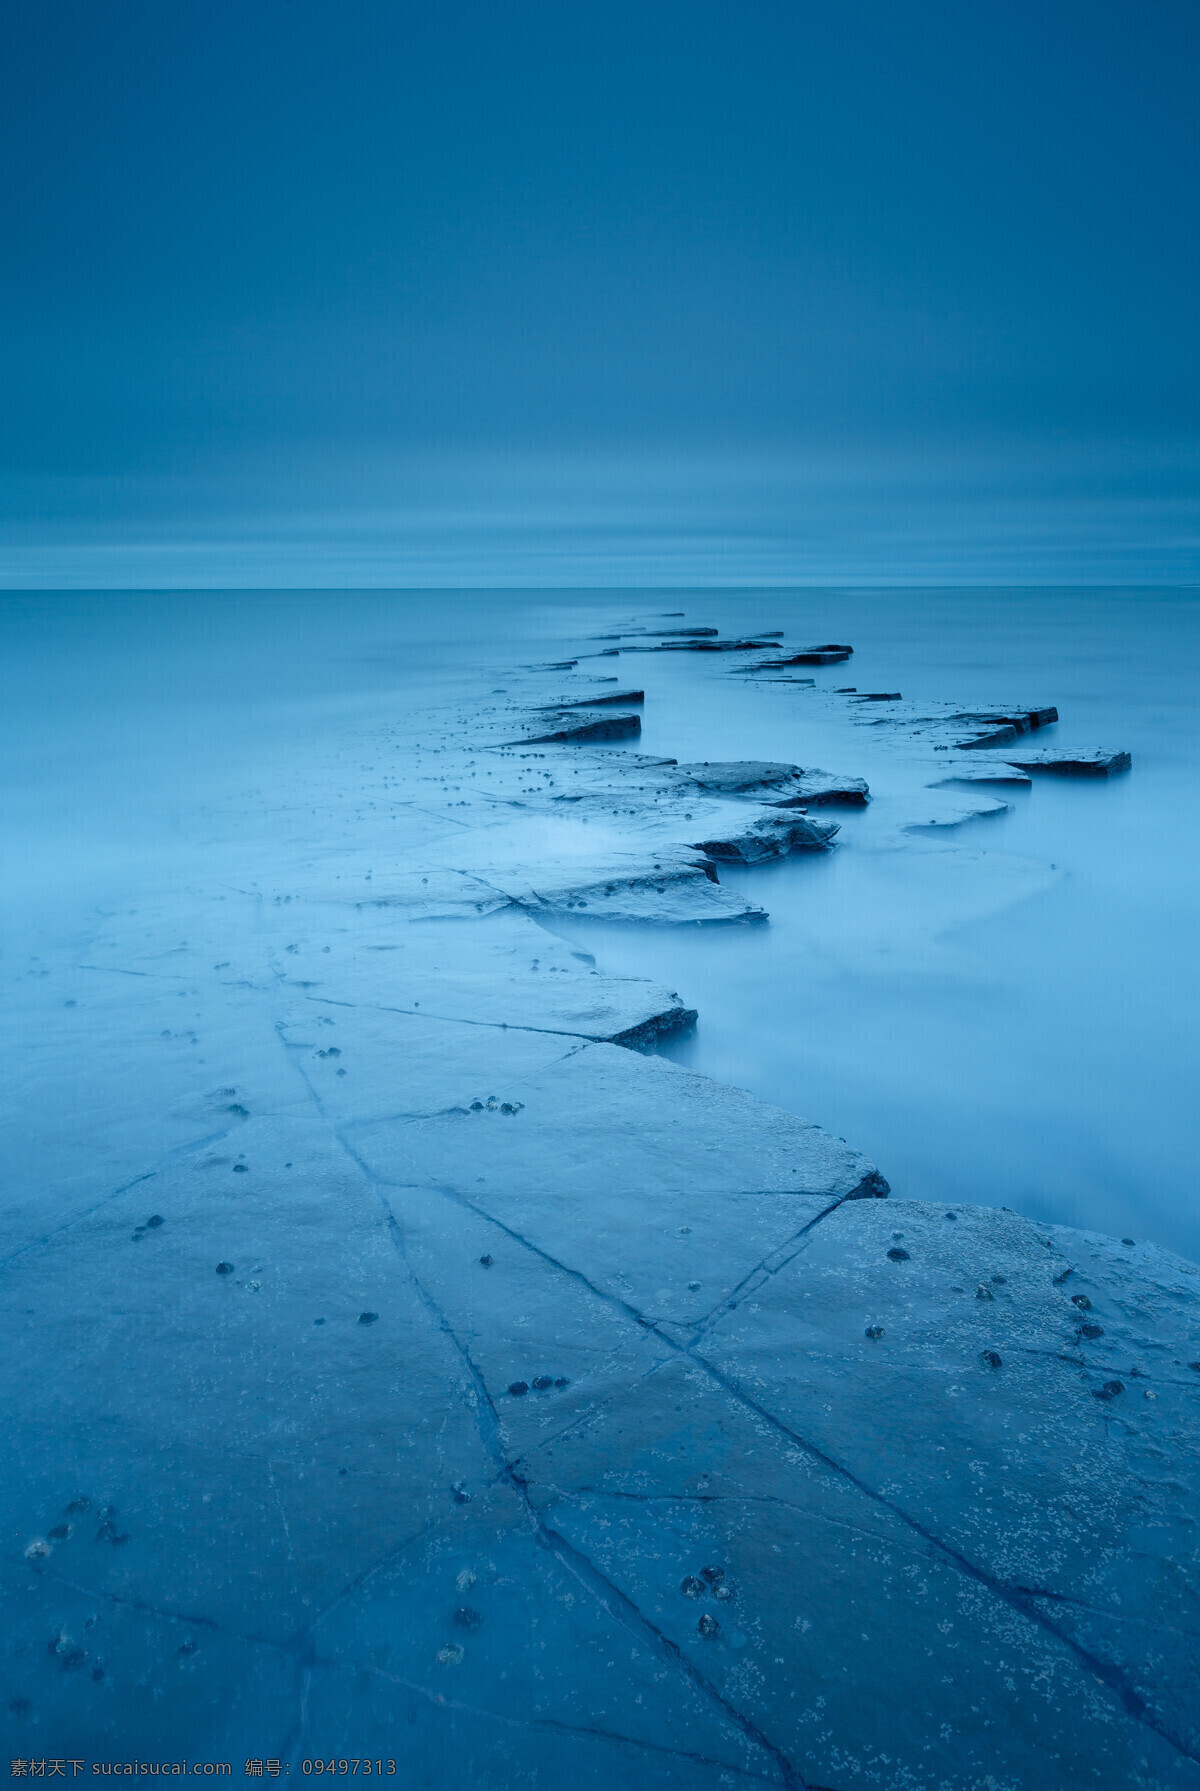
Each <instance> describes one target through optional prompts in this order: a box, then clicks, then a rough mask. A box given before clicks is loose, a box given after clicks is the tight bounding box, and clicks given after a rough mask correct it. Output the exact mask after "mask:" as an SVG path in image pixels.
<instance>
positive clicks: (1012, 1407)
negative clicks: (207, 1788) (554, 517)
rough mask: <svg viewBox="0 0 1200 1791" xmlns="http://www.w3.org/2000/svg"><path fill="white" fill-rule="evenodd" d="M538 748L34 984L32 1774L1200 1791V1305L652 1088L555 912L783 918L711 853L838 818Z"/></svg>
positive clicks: (235, 875)
mask: <svg viewBox="0 0 1200 1791" xmlns="http://www.w3.org/2000/svg"><path fill="white" fill-rule="evenodd" d="M680 632H681V633H682V631H680ZM696 638H699V639H707V638H709V637H707V636H703V635H699V636H697V637H696ZM821 651H822V652H829V653H833V652H841V651H842V649H840V648H839V649H834V648H825V649H821ZM846 651H848V649H847V650H846ZM554 669H556V670H557V669H561V667H560V662H555V667H554ZM626 700H627V698H626ZM518 709H519V705H518V704H513V703H511V702H510V703H507V704H498V705H493V706H492V707H491V708H490V709H489V707H488V706H487V704H485V703H483V702H482V701H480V702H477V703H474V702H473V703H471V704H459V705H456V706H455V707H454V708H453V709H449V708H447V709H443V710H433V709H431V710H430V711H428V712H426V713H425V714H423V715H421V716H419V717H413V718H411V719H410V720H409V721H408V722H407V723H405V724H404V725H403V726H401V724H400V723H397V725H396V727H395V728H394V729H392V730H390V731H389V732H388V735H387V738H386V741H383V740H376V741H374V742H372V751H373V752H379V753H380V754H382V753H383V752H384V751H386V753H387V754H388V755H389V756H388V758H387V764H388V768H389V777H390V779H391V782H392V784H393V786H394V788H395V790H396V792H397V794H396V797H395V801H394V804H393V806H392V808H391V810H390V811H389V817H388V821H387V824H386V826H384V825H382V824H381V825H379V826H376V827H375V829H374V832H373V834H372V836H371V838H370V840H369V842H367V843H364V840H363V837H362V831H361V826H360V825H359V824H357V823H353V824H352V823H350V822H344V821H341V820H339V819H338V814H339V810H338V803H337V801H336V800H335V798H336V797H338V796H340V794H341V792H340V791H338V790H337V789H335V788H334V787H333V785H331V786H330V790H329V791H328V792H326V793H325V797H324V798H323V800H325V801H326V807H324V808H322V807H320V805H317V804H315V802H314V800H313V795H312V792H311V791H309V790H304V789H297V790H295V791H294V792H293V793H292V796H291V797H290V798H289V799H288V801H286V802H285V801H284V800H283V799H282V798H281V799H280V803H279V813H278V815H277V816H275V818H269V817H268V816H267V814H266V812H265V811H264V813H263V815H262V816H261V818H260V819H259V820H258V821H257V822H256V827H257V829H258V832H257V834H256V835H255V837H254V843H253V844H252V845H247V844H246V843H245V841H244V840H243V841H242V842H241V843H238V842H237V841H234V842H233V843H232V844H230V843H229V842H228V841H227V842H226V843H225V845H224V846H222V847H221V848H220V849H219V850H218V849H217V848H216V847H214V860H213V868H212V872H211V875H209V876H207V877H198V878H197V879H196V880H195V881H194V884H193V885H192V886H191V887H189V888H188V889H187V890H175V891H172V892H168V893H166V894H163V895H161V896H160V897H159V898H157V899H144V900H139V901H137V902H131V903H130V904H128V905H127V906H125V907H123V908H121V909H119V910H115V911H111V912H108V913H105V914H103V915H99V916H93V917H92V918H91V919H90V920H89V922H88V924H87V926H86V927H82V928H81V929H80V930H79V931H78V932H77V933H76V934H75V935H74V936H72V937H71V938H70V939H69V940H65V941H63V942H61V943H60V944H59V945H58V946H57V947H56V948H55V949H54V950H50V949H49V948H47V949H46V950H45V951H44V952H43V953H42V954H41V956H40V957H39V960H38V963H37V966H36V968H30V967H24V968H21V969H20V970H19V971H15V972H14V974H13V975H12V976H11V977H10V979H9V986H8V988H7V990H6V998H7V1003H8V1010H9V1015H10V1021H11V1023H12V1025H11V1032H12V1037H13V1039H14V1041H17V1042H14V1044H13V1045H12V1047H11V1048H10V1049H9V1051H8V1055H7V1058H6V1065H5V1077H6V1082H5V1086H6V1092H7V1096H8V1103H9V1108H10V1118H11V1121H12V1124H11V1132H12V1136H13V1137H14V1139H15V1143H14V1144H13V1145H12V1147H11V1149H10V1157H9V1163H8V1173H7V1177H6V1185H7V1188H8V1198H7V1200H6V1203H5V1206H4V1211H3V1227H2V1232H0V1251H2V1254H3V1262H4V1271H5V1272H4V1277H3V1290H4V1302H5V1313H4V1335H5V1339H6V1346H7V1348H6V1354H7V1359H8V1362H9V1365H10V1373H9V1375H8V1377H7V1379H6V1386H7V1393H6V1401H5V1404H6V1414H5V1439H6V1445H7V1460H8V1463H9V1470H10V1471H9V1472H8V1473H7V1474H6V1475H5V1477H4V1489H3V1493H2V1495H0V1497H2V1501H3V1533H4V1538H5V1545H4V1566H3V1580H4V1600H5V1623H4V1631H3V1639H2V1642H0V1661H2V1665H0V1675H2V1680H0V1693H2V1702H0V1720H2V1721H3V1723H4V1728H5V1734H6V1737H7V1739H8V1741H9V1748H10V1757H12V1758H44V1757H47V1756H50V1755H54V1756H59V1757H64V1758H70V1757H81V1756H86V1757H89V1758H112V1759H116V1758H132V1757H134V1756H137V1757H140V1758H141V1759H154V1758H158V1757H168V1756H169V1757H181V1758H182V1757H186V1758H187V1759H189V1760H205V1759H207V1760H230V1761H232V1762H233V1775H234V1776H235V1777H241V1776H242V1773H243V1761H244V1760H246V1759H251V1758H254V1757H257V1758H259V1759H266V1758H271V1759H275V1760H278V1761H279V1762H280V1763H281V1772H283V1771H286V1772H287V1775H288V1776H290V1777H292V1778H293V1779H294V1778H296V1777H298V1776H302V1774H303V1772H304V1762H305V1761H306V1760H309V1761H311V1760H312V1759H314V1758H319V1759H322V1760H330V1759H333V1760H334V1761H335V1762H336V1761H337V1760H339V1759H368V1758H369V1759H372V1760H374V1759H376V1758H381V1759H384V1760H387V1759H394V1760H395V1761H396V1774H395V1778H396V1782H397V1783H400V1784H403V1785H404V1786H405V1787H410V1786H411V1787H418V1786H420V1787H426V1786H428V1787H438V1788H439V1791H467V1787H482V1788H485V1791H514V1788H516V1787H531V1788H533V1787H537V1788H551V1787H554V1788H556V1787H559V1786H565V1785H571V1786H572V1787H577V1788H579V1791H583V1788H586V1787H596V1788H597V1791H601V1788H603V1791H608V1788H609V1787H611V1786H613V1785H618V1786H621V1787H623V1788H624V1787H628V1788H633V1791H643V1788H644V1791H658V1788H660V1787H662V1788H666V1787H678V1788H680V1791H710V1788H711V1791H717V1788H718V1787H743V1786H745V1787H749V1786H752V1785H763V1786H778V1787H786V1788H789V1791H791V1788H794V1791H857V1788H859V1787H883V1788H886V1791H978V1788H983V1787H987V1788H989V1791H1026V1788H1028V1791H1043V1788H1045V1791H1126V1788H1128V1787H1137V1788H1139V1791H1196V1788H1197V1787H1200V1702H1198V1700H1197V1698H1196V1691H1195V1688H1196V1683H1197V1670H1198V1667H1200V1659H1198V1655H1200V1600H1198V1596H1197V1593H1198V1581H1200V1500H1198V1497H1197V1493H1198V1480H1200V1272H1198V1271H1197V1270H1196V1268H1195V1267H1194V1266H1193V1265H1191V1264H1188V1263H1186V1262H1183V1261H1181V1260H1180V1259H1178V1258H1176V1257H1173V1256H1171V1255H1170V1254H1169V1253H1167V1252H1165V1251H1162V1250H1160V1249H1158V1248H1156V1247H1155V1246H1154V1245H1152V1244H1147V1243H1144V1242H1140V1241H1135V1240H1132V1239H1125V1240H1119V1241H1118V1240H1113V1239H1107V1238H1103V1237H1100V1236H1096V1235H1092V1234H1090V1233H1086V1232H1081V1231H1071V1230H1066V1229H1063V1228H1059V1227H1054V1226H1047V1225H1040V1224H1036V1223H1034V1222H1032V1221H1030V1220H1027V1219H1024V1218H1021V1217H1020V1216H1018V1215H1017V1214H1016V1213H1013V1212H1009V1211H1007V1210H1003V1209H1001V1210H996V1209H989V1208H984V1207H976V1206H971V1205H961V1206H955V1207H953V1208H943V1207H935V1206H932V1205H929V1204H927V1203H923V1202H920V1201H911V1200H903V1201H901V1200H897V1199H895V1198H886V1196H887V1195H888V1188H887V1183H886V1180H885V1179H884V1174H885V1173H886V1165H883V1166H882V1169H883V1173H881V1169H880V1168H878V1167H877V1166H876V1165H875V1164H874V1163H872V1162H870V1161H869V1160H868V1159H867V1158H865V1157H864V1156H862V1155H861V1154H860V1153H859V1152H858V1151H856V1150H855V1149H854V1148H853V1147H852V1146H851V1145H849V1144H847V1143H845V1142H844V1141H843V1140H841V1139H839V1138H836V1137H833V1136H831V1135H830V1134H829V1133H828V1132H826V1131H823V1130H822V1129H821V1128H820V1127H819V1126H818V1125H816V1124H813V1123H810V1122H809V1121H807V1120H804V1119H801V1118H798V1117H797V1116H795V1115H794V1114H791V1113H789V1112H785V1111H783V1110H781V1109H779V1108H774V1107H770V1106H767V1105H766V1104H764V1103H763V1102H761V1101H759V1100H757V1099H755V1098H754V1096H752V1095H751V1094H749V1093H746V1092H744V1091H742V1090H739V1089H737V1088H732V1087H728V1086H725V1085H723V1084H720V1083H716V1082H713V1081H710V1080H708V1079H707V1078H704V1077H701V1076H697V1075H694V1074H691V1073H690V1072H688V1071H686V1070H684V1069H682V1068H680V1067H678V1066H677V1065H675V1064H673V1063H671V1062H668V1061H666V1060H665V1059H663V1058H660V1057H656V1056H654V1055H648V1054H647V1052H646V1047H647V1046H649V1045H652V1044H653V1043H654V1042H655V1041H656V1040H657V1039H658V1038H660V1037H662V1036H665V1035H668V1034H669V1033H671V1032H672V1031H677V1030H679V1029H681V1028H685V1027H687V1026H688V1025H690V1024H692V1023H693V1022H694V1020H695V1017H696V1016H695V1011H694V1009H692V1008H691V1007H689V1005H688V1001H687V991H686V990H683V991H678V992H677V991H674V990H670V989H666V988H662V987H659V986H657V985H656V984H654V983H652V982H643V981H636V980H634V979H626V978H616V977H610V976H607V975H605V974H604V973H603V971H602V969H600V968H598V967H597V965H596V964H595V963H594V962H593V961H592V958H591V956H590V955H589V954H588V953H586V952H582V951H580V950H578V949H576V948H574V947H572V946H571V945H570V943H569V942H567V941H565V940H564V939H562V938H561V937H559V936H558V935H557V934H556V932H555V931H554V927H555V924H556V918H557V917H562V916H564V915H565V914H566V913H568V912H571V911H577V910H578V909H580V908H582V907H583V906H584V905H585V904H586V905H587V910H588V914H589V917H590V918H595V917H596V916H597V915H600V916H601V917H608V918H610V919H612V920H614V921H615V922H617V923H620V922H622V921H630V920H639V921H650V922H652V923H654V924H657V925H672V926H673V925H689V924H696V923H699V924H711V923H712V922H713V921H721V922H722V923H724V924H729V923H734V924H745V923H747V922H755V921H756V922H757V923H758V924H762V922H763V921H764V920H765V918H766V917H765V915H764V914H763V911H762V910H761V909H760V908H757V907H755V905H754V904H752V903H748V902H746V901H745V900H744V899H743V898H742V897H741V896H740V895H739V894H735V893H733V892H731V891H728V890H726V889H725V888H724V887H723V886H722V885H721V883H720V882H719V880H718V879H719V868H718V867H717V866H716V865H714V863H713V861H712V858H711V857H710V856H709V855H708V854H707V853H706V851H705V850H704V849H703V848H702V847H700V848H698V847H696V846H695V844H694V843H693V844H689V843H688V842H689V841H692V842H694V841H696V840H705V839H707V840H709V841H710V842H711V841H712V840H715V839H727V838H733V837H746V836H747V835H748V833H749V832H750V831H751V830H754V829H757V830H758V836H759V837H764V838H765V837H768V835H769V832H770V829H769V828H767V827H766V823H767V822H768V821H770V822H771V824H772V825H773V826H774V827H775V828H776V829H778V828H779V826H780V824H782V825H783V827H784V828H787V827H793V828H795V827H797V826H798V825H799V824H801V823H802V821H803V817H802V816H800V815H798V814H797V813H796V808H795V807H792V808H791V809H790V810H784V811H782V812H781V810H780V808H779V807H778V806H773V805H777V804H779V803H780V802H781V801H786V802H791V803H794V804H795V805H796V806H799V805H800V804H801V802H802V800H803V791H804V789H805V787H806V786H805V780H806V779H807V780H809V782H808V785H807V788H809V789H811V790H812V792H813V795H812V800H815V801H820V800H822V799H824V798H825V797H827V796H828V795H829V793H830V792H838V791H842V792H844V793H845V794H846V796H847V799H848V800H851V801H865V800H866V796H867V791H866V788H865V785H863V784H862V783H861V780H854V779H853V778H849V779H848V778H844V777H842V776H841V775H840V774H833V773H821V772H814V771H811V770H809V771H800V770H799V768H796V767H791V766H765V767H757V768H754V767H750V768H749V769H748V768H747V767H746V766H738V765H735V766H728V767H722V766H710V767H697V766H695V765H684V766H677V765H675V763H674V761H671V760H666V759H661V758H659V759H655V758H651V757H649V756H647V755H639V754H637V753H635V752H630V751H625V750H619V751H611V750H610V751H601V750H598V749H595V748H593V747H592V746H591V745H589V744H588V742H587V740H586V739H584V741H583V742H582V743H571V742H568V741H559V742H555V741H548V742H536V743H535V742H532V741H529V740H526V741H523V742H521V743H518V744H517V745H513V744H512V735H513V731H514V716H516V717H517V719H518V720H519V719H520V717H519V715H518V714H517V711H518ZM532 714H533V709H532V708H530V710H529V715H530V716H532ZM948 769H949V767H948ZM954 769H955V771H956V772H957V774H958V776H960V777H961V776H963V775H964V772H963V771H962V769H961V768H960V767H959V766H958V765H957V764H956V765H955V767H954ZM338 775H339V776H341V777H342V778H343V780H344V784H343V787H344V788H348V787H349V780H352V779H353V778H354V777H355V776H356V775H357V772H356V771H354V770H353V768H350V769H346V768H343V769H342V771H340V772H339V773H338ZM797 786H798V787H799V790H800V792H801V793H800V794H793V795H791V796H789V795H788V792H789V790H793V791H794V790H795V788H796V787H797ZM929 803H930V806H929V808H928V810H926V809H925V808H924V807H922V808H920V809H919V810H918V811H916V812H917V813H918V814H920V815H924V814H926V813H928V815H929V817H930V819H929V820H928V821H927V822H926V823H925V824H926V825H934V824H936V825H948V824H951V816H952V814H953V815H958V817H959V818H960V819H961V818H964V816H967V817H969V816H971V815H974V816H978V815H980V814H983V813H985V812H987V809H986V808H985V807H984V805H991V804H992V799H990V798H988V797H987V796H986V795H985V796H981V797H978V798H975V799H971V798H969V797H967V798H964V799H960V798H958V797H954V796H942V795H931V796H930V799H929ZM960 811H961V813H960ZM272 815H274V811H272ZM809 825H810V838H811V830H814V829H815V830H816V831H817V832H818V833H822V834H823V832H824V829H825V828H826V827H827V825H828V824H825V823H821V824H816V823H813V824H809ZM739 829H740V830H741V831H740V832H739ZM764 829H766V831H764ZM778 837H783V836H778ZM831 838H832V836H831V835H829V836H827V837H825V838H824V840H823V847H822V849H829V848H830V842H831ZM797 847H798V848H799V849H806V848H805V845H804V842H803V840H799V839H797V840H793V841H792V842H791V845H790V846H789V845H787V844H786V842H785V844H784V845H783V846H782V847H781V849H796V848H797ZM832 849H834V850H836V847H833V848H832ZM630 1047H634V1048H630Z"/></svg>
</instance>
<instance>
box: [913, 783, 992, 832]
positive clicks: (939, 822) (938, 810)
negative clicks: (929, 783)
mask: <svg viewBox="0 0 1200 1791" xmlns="http://www.w3.org/2000/svg"><path fill="white" fill-rule="evenodd" d="M906 806H907V807H908V808H909V810H910V814H909V818H908V819H907V820H905V821H904V822H903V823H902V825H903V827H904V828H905V829H906V831H908V832H913V831H917V830H922V831H923V830H924V829H925V828H939V827H961V826H962V825H963V824H964V822H967V821H979V820H989V819H993V818H994V817H995V816H997V815H1003V814H1006V813H1007V812H1008V803H1007V802H1002V801H1001V800H1000V799H999V797H996V796H971V797H966V796H963V797H956V796H943V795H940V794H939V793H938V792H937V791H936V790H933V789H931V790H928V791H926V792H924V793H923V794H922V795H921V796H920V798H919V799H915V798H908V799H906Z"/></svg>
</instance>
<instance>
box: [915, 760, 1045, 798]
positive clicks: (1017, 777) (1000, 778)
mask: <svg viewBox="0 0 1200 1791" xmlns="http://www.w3.org/2000/svg"><path fill="white" fill-rule="evenodd" d="M1032 782H1033V779H1032V778H1031V777H1030V775H1029V773H1028V772H1027V771H1022V770H1020V769H1019V768H1018V767H1017V766H1016V765H998V764H997V763H996V761H995V760H994V759H985V760H984V761H983V763H982V764H979V765H955V768H954V773H953V775H952V776H951V777H941V778H938V780H937V782H936V783H932V784H930V786H929V787H930V789H931V790H942V789H949V788H953V787H954V786H955V785H962V784H1009V785H1011V786H1012V787H1013V788H1023V789H1028V787H1029V785H1030V784H1031V783H1032Z"/></svg>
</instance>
